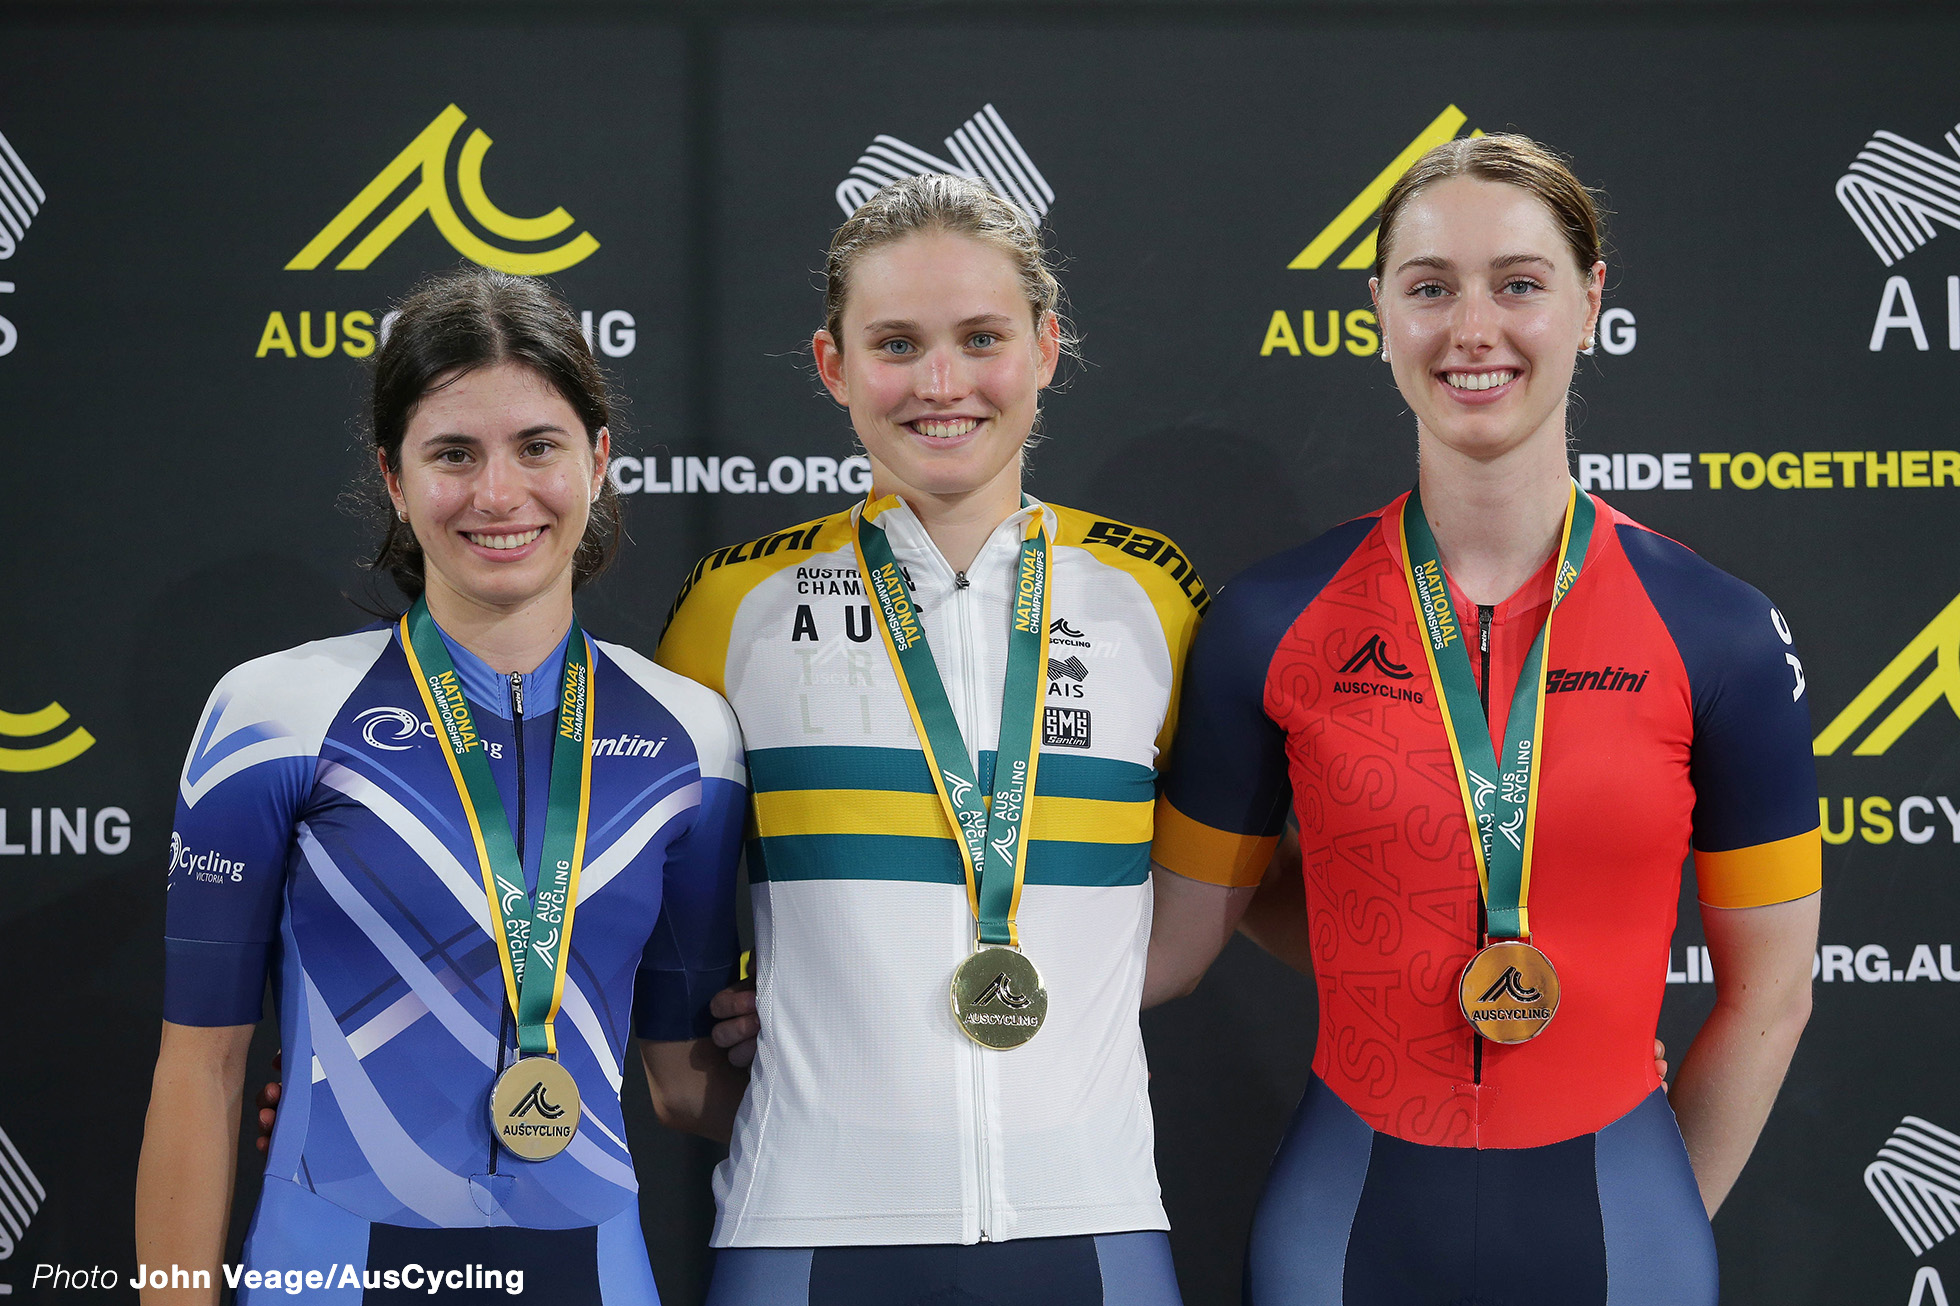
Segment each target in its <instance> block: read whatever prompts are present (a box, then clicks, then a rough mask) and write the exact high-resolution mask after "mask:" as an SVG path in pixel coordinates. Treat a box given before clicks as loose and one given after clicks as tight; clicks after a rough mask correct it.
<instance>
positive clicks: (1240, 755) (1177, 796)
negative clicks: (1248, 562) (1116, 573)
mask: <svg viewBox="0 0 1960 1306" xmlns="http://www.w3.org/2000/svg"><path fill="white" fill-rule="evenodd" d="M1373 526H1374V518H1372V517H1369V518H1361V519H1358V520H1357V521H1353V522H1348V523H1346V524H1345V525H1343V526H1339V527H1336V528H1335V529H1334V530H1332V531H1329V532H1328V533H1327V534H1325V535H1323V536H1321V537H1320V538H1318V539H1316V540H1315V541H1313V542H1312V543H1311V544H1308V545H1305V546H1303V547H1302V548H1299V549H1294V550H1292V551H1290V552H1288V553H1283V554H1280V555H1279V556H1278V557H1275V558H1271V559H1269V560H1267V561H1266V562H1263V563H1260V564H1258V565H1257V566H1254V567H1252V568H1250V569H1248V570H1247V571H1246V572H1245V573H1244V574H1243V575H1241V576H1239V577H1238V578H1236V579H1235V580H1233V581H1232V583H1231V584H1229V585H1227V586H1226V587H1225V588H1224V589H1223V590H1222V591H1221V592H1220V594H1219V596H1218V598H1217V600H1216V601H1215V602H1214V603H1213V604H1212V607H1211V611H1210V612H1209V613H1208V614H1207V615H1206V617H1205V622H1204V625H1203V626H1202V627H1200V629H1199V631H1198V635H1197V639H1196V640H1195V641H1194V642H1193V644H1192V646H1191V656H1190V659H1189V661H1188V662H1187V664H1186V666H1185V669H1184V690H1183V695H1182V699H1181V702H1180V705H1179V709H1178V727H1177V743H1176V747H1175V749H1174V752H1173V755H1172V760H1171V766H1170V769H1169V773H1168V775H1167V776H1166V778H1165V782H1164V789H1163V793H1162V795H1161V797H1160V798H1159V799H1158V803H1157V817H1156V840H1155V842H1154V843H1153V844H1152V846H1151V852H1150V856H1151V860H1153V861H1155V862H1157V863H1158V864H1159V865H1161V866H1163V867H1165V868H1166V869H1167V870H1171V871H1175V872H1176V873H1177V874H1179V875H1182V876H1186V877H1188V878H1190V879H1193V880H1203V881H1206V882H1207V883H1211V884H1218V885H1227V886H1243V885H1253V884H1257V883H1259V880H1260V878H1261V877H1262V876H1263V875H1264V874H1265V870H1266V864H1267V862H1268V861H1270V860H1271V858H1272V854H1273V848H1274V846H1275V845H1276V844H1277V843H1278V842H1279V835H1280V832H1281V831H1282V830H1283V829H1285V827H1286V814H1287V809H1288V806H1289V804H1290V800H1291V797H1292V787H1291V784H1290V782H1289V780H1288V776H1287V768H1286V733H1285V731H1284V730H1282V729H1281V728H1280V726H1279V725H1278V724H1277V723H1276V722H1275V721H1273V719H1272V718H1271V717H1270V716H1268V715H1267V713H1266V677H1267V673H1268V671H1269V670H1270V668H1271V666H1272V661H1273V656H1274V654H1275V653H1276V652H1277V650H1278V648H1279V643H1280V640H1281V639H1283V638H1284V637H1285V635H1286V632H1287V631H1288V630H1289V629H1291V628H1292V626H1293V623H1294V622H1295V621H1296V620H1298V619H1299V617H1300V614H1301V613H1303V612H1304V611H1305V610H1306V608H1307V605H1308V604H1309V603H1311V602H1312V601H1313V599H1314V598H1315V596H1317V595H1318V594H1319V592H1320V590H1321V589H1322V587H1324V586H1325V585H1326V583H1327V581H1328V579H1329V578H1331V577H1332V576H1333V574H1334V573H1335V572H1336V571H1338V570H1339V569H1340V567H1341V565H1342V564H1343V563H1344V562H1346V560H1347V558H1348V557H1349V556H1350V555H1351V554H1352V553H1353V552H1354V549H1355V548H1356V547H1357V546H1358V545H1359V544H1360V542H1361V541H1362V540H1363V539H1364V538H1366V536H1367V534H1368V532H1369V530H1371V529H1372V528H1373Z"/></svg>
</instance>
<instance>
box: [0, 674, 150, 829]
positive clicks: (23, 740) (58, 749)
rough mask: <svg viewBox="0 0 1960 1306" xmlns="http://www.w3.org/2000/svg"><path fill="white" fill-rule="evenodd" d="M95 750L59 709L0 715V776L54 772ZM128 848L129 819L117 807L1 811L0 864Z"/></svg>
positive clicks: (84, 732) (65, 711) (50, 706)
mask: <svg viewBox="0 0 1960 1306" xmlns="http://www.w3.org/2000/svg"><path fill="white" fill-rule="evenodd" d="M16 741H18V742H16ZM94 746H95V736H94V735H92V734H90V733H89V731H88V729H87V728H86V727H84V726H81V725H78V724H76V723H75V722H74V721H72V720H71V719H70V717H69V715H68V709H67V708H65V707H63V706H62V705H61V704H59V703H53V702H51V703H49V704H48V705H47V706H46V707H43V708H41V709H40V710H39V711H35V712H8V711H4V710H0V773H13V774H16V775H22V774H31V773H34V772H38V771H52V770H54V769H56V768H57V767H62V766H66V765H68V764H69V763H70V762H73V761H74V760H75V759H76V758H78V757H80V756H82V754H84V753H86V752H88V751H89V749H91V748H93V747H94ZM128 848H129V813H128V812H127V811H125V810H124V809H122V808H120V807H97V808H93V809H91V808H88V807H70V806H65V805H57V806H52V807H27V808H20V807H14V808H8V807H0V858H4V857H43V856H56V855H59V854H62V853H90V852H96V853H108V854H110V855H111V856H113V855H115V854H117V853H121V852H124V851H127V849H128Z"/></svg>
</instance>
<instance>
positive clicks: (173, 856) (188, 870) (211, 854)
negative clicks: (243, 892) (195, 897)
mask: <svg viewBox="0 0 1960 1306" xmlns="http://www.w3.org/2000/svg"><path fill="white" fill-rule="evenodd" d="M179 871H182V872H183V873H184V874H185V875H186V876H188V877H189V878H190V879H193V880H196V881H197V882H198V883H200V884H237V883H239V882H240V881H241V880H243V879H244V878H245V863H244V862H240V861H233V860H232V859H231V858H229V857H227V856H225V855H224V854H223V853H221V852H216V851H213V850H200V849H195V848H192V847H190V846H189V845H187V844H186V843H185V842H184V836H183V835H181V834H179V833H177V831H175V830H172V831H171V832H170V879H171V881H172V883H175V881H176V879H177V873H178V872H179Z"/></svg>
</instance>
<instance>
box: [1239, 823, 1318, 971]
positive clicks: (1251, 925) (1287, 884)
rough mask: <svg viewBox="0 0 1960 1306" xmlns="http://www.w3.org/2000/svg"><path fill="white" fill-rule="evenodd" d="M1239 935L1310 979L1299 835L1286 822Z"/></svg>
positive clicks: (1305, 899)
mask: <svg viewBox="0 0 1960 1306" xmlns="http://www.w3.org/2000/svg"><path fill="white" fill-rule="evenodd" d="M1239 932H1240V933H1241V934H1243V935H1245V937H1247V938H1248V939H1251V940H1252V941H1253V942H1254V943H1256V944H1258V945H1259V946H1260V947H1262V948H1264V949H1265V950H1266V951H1267V952H1269V953H1271V954H1272V955H1273V956H1275V957H1277V958H1279V959H1280V960H1281V961H1283V962H1285V963H1286V964H1287V965H1288V966H1291V967H1292V968H1293V969H1294V970H1297V971H1299V972H1300V973H1301V974H1302V975H1305V976H1307V977H1308V978H1309V979H1311V978H1312V977H1313V947H1312V939H1311V930H1310V928H1309V925H1308V921H1307V883H1306V881H1305V880H1304V879H1302V878H1301V875H1300V832H1299V830H1298V829H1297V828H1295V827H1294V825H1293V824H1292V822H1290V821H1289V822H1288V823H1287V826H1286V833H1285V834H1284V835H1283V836H1281V838H1280V841H1279V847H1277V848H1275V849H1274V850H1273V860H1272V861H1271V862H1270V863H1268V864H1267V866H1266V876H1265V878H1264V879H1263V880H1261V881H1260V882H1259V892H1258V894H1257V895H1256V896H1255V897H1254V898H1253V900H1252V903H1251V905H1250V906H1248V907H1247V908H1246V909H1245V919H1243V920H1241V921H1240V922H1239Z"/></svg>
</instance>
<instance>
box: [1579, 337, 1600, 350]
mask: <svg viewBox="0 0 1960 1306" xmlns="http://www.w3.org/2000/svg"><path fill="white" fill-rule="evenodd" d="M1598 339H1599V336H1598V333H1597V332H1592V331H1588V332H1587V333H1586V347H1585V348H1584V349H1581V350H1580V351H1579V352H1580V353H1582V354H1586V355H1588V356H1590V355H1591V354H1592V351H1593V346H1594V345H1595V343H1597V341H1598Z"/></svg>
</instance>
